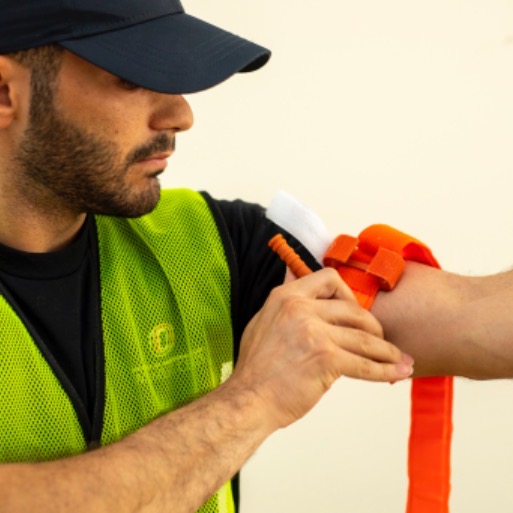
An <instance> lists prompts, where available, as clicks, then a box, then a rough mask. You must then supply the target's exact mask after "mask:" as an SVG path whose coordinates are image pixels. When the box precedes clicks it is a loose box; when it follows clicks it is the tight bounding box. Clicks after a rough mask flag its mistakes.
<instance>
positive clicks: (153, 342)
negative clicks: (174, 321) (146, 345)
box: [150, 323, 175, 356]
mask: <svg viewBox="0 0 513 513" xmlns="http://www.w3.org/2000/svg"><path fill="white" fill-rule="evenodd" d="M174 344H175V332H174V330H173V327H172V326H171V325H170V324H167V323H164V324H159V325H158V326H155V327H154V328H153V329H152V330H151V332H150V348H151V350H152V352H153V353H155V354H156V355H157V356H164V355H165V354H167V353H169V351H171V349H172V347H173V346H174Z"/></svg>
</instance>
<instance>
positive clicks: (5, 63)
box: [0, 55, 21, 129]
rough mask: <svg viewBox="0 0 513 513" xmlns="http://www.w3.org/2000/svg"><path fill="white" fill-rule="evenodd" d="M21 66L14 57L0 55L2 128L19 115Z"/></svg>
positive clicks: (0, 120) (0, 117) (0, 121)
mask: <svg viewBox="0 0 513 513" xmlns="http://www.w3.org/2000/svg"><path fill="white" fill-rule="evenodd" d="M20 67H21V66H20V65H18V64H16V63H15V62H14V61H13V60H12V59H10V58H8V57H5V56H4V55H0V129H2V128H6V127H8V126H9V125H10V124H11V123H12V122H13V120H14V119H15V118H16V116H17V110H18V108H19V94H18V91H17V90H18V85H19V84H20V77H19V76H18V75H19V72H20V69H19V68H20Z"/></svg>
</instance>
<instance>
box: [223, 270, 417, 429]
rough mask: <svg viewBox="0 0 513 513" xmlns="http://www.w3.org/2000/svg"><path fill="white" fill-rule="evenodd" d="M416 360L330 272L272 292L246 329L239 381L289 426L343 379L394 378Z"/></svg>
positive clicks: (403, 375)
mask: <svg viewBox="0 0 513 513" xmlns="http://www.w3.org/2000/svg"><path fill="white" fill-rule="evenodd" d="M412 364H413V359H412V358H411V357H409V356H408V355H405V354H403V353H402V352H401V351H400V350H399V349H397V348H396V347H395V346H394V345H392V344H390V343H388V342H386V341H384V340H383V330H382V328H381V325H380V324H379V322H378V321H377V320H376V319H375V318H374V317H373V316H372V314H370V313H369V312H367V311H366V310H364V309H362V308H361V307H360V306H359V305H358V303H357V301H356V299H355V297H354V295H353V293H352V291H351V290H350V289H349V287H348V286H347V285H346V284H345V283H344V282H343V281H342V279H341V278H340V277H339V275H338V273H337V272H336V271H334V270H333V269H324V270H321V271H318V272H316V273H313V274H311V275H308V276H305V277H304V278H301V279H299V280H295V281H292V282H288V283H286V284H284V285H282V286H280V287H277V288H276V289H274V290H273V291H272V292H271V294H270V296H269V298H268V300H267V301H266V303H265V304H264V306H263V308H262V309H261V310H260V312H259V313H258V314H257V315H256V316H255V317H254V318H253V319H252V321H251V322H250V323H249V325H248V326H247V328H246V330H245V332H244V335H243V338H242V342H241V351H240V356H239V361H238V363H237V366H236V369H235V372H234V375H233V376H232V380H233V384H235V383H237V386H242V387H243V388H244V387H245V388H247V389H251V390H253V391H254V392H255V393H257V394H258V395H259V396H260V397H262V398H263V399H264V402H265V403H266V404H267V406H268V408H270V411H271V414H272V417H273V418H274V421H275V422H276V423H277V427H284V426H286V425H288V424H290V423H292V422H294V421H295V420H297V419H298V418H300V417H302V416H303V415H305V414H306V413H307V412H308V411H309V410H310V409H311V408H312V407H313V406H314V405H315V404H316V403H317V402H318V401H319V399H320V398H321V397H322V395H323V394H324V393H325V392H326V391H327V390H328V389H329V388H330V387H331V385H332V384H333V383H334V382H335V381H336V380H337V379H338V378H340V377H341V376H348V377H353V378H360V379H366V380H371V381H385V382H393V381H398V380H401V379H404V378H407V377H408V376H410V375H411V373H412Z"/></svg>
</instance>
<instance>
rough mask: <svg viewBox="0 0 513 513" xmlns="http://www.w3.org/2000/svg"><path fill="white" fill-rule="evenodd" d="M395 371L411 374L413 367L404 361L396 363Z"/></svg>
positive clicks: (406, 374) (405, 374) (404, 374)
mask: <svg viewBox="0 0 513 513" xmlns="http://www.w3.org/2000/svg"><path fill="white" fill-rule="evenodd" d="M397 372H399V374H402V375H403V376H411V375H412V374H413V367H412V366H411V365H407V364H404V363H400V364H399V365H397Z"/></svg>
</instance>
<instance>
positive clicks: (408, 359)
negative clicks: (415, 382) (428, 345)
mask: <svg viewBox="0 0 513 513" xmlns="http://www.w3.org/2000/svg"><path fill="white" fill-rule="evenodd" d="M414 361H415V360H414V359H413V358H412V357H411V356H410V355H409V354H406V353H403V362H404V363H405V364H406V365H409V366H410V367H411V366H412V365H413V362H414Z"/></svg>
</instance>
